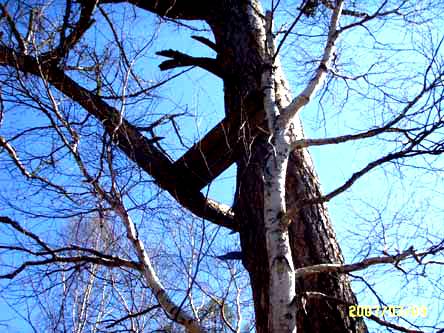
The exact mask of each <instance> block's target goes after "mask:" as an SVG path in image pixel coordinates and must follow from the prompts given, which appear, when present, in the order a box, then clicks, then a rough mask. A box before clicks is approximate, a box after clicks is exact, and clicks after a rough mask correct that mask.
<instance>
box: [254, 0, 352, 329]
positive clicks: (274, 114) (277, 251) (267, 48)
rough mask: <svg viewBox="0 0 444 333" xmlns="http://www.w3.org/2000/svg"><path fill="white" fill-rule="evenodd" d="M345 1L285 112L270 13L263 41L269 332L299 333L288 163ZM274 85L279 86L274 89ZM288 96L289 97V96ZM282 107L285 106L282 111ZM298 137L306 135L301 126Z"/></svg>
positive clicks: (324, 73)
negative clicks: (314, 64) (316, 59)
mask: <svg viewBox="0 0 444 333" xmlns="http://www.w3.org/2000/svg"><path fill="white" fill-rule="evenodd" d="M342 7H343V1H340V0H339V1H336V6H335V9H334V10H333V14H332V18H331V21H330V27H329V32H328V37H327V42H326V46H325V48H324V52H323V56H322V59H321V62H320V65H319V67H318V69H317V71H316V73H315V75H314V77H313V78H312V79H311V80H310V82H309V83H308V84H307V86H306V88H305V89H304V90H303V91H302V92H301V93H300V94H299V95H298V96H297V97H296V98H294V99H293V100H292V101H291V103H289V104H288V105H287V106H285V107H284V108H282V104H281V103H282V102H283V101H281V100H279V101H278V99H277V98H276V95H278V96H279V97H280V98H279V99H281V96H280V94H279V93H278V94H277V91H279V92H280V89H284V88H286V87H285V83H284V82H282V83H281V81H282V80H284V79H283V76H282V75H281V72H280V64H279V63H276V62H275V58H277V57H275V45H274V36H273V29H272V16H271V13H270V12H268V13H267V14H266V24H265V34H258V36H261V37H262V36H263V35H265V40H264V59H265V62H266V68H265V70H264V72H263V74H262V88H263V91H264V94H265V96H264V108H265V112H266V116H267V120H268V127H269V132H270V146H271V148H270V155H269V157H268V158H267V161H266V162H265V163H266V164H265V170H264V221H265V228H266V247H267V254H268V265H269V270H270V287H269V288H270V290H269V297H270V300H269V301H270V308H271V315H270V317H269V318H270V322H269V329H270V332H279V333H280V332H292V333H296V315H295V313H296V311H295V309H294V308H293V306H294V305H293V304H295V302H293V301H294V299H295V297H296V296H297V295H296V291H295V278H296V277H295V270H294V264H293V258H292V255H291V247H290V241H289V232H288V226H289V223H290V222H291V221H289V219H288V217H287V213H286V201H285V180H286V173H287V164H288V159H289V155H290V152H291V149H292V141H295V140H296V139H297V137H296V135H295V128H294V127H295V125H294V124H296V125H299V119H297V117H298V116H297V113H298V111H300V110H301V109H302V107H304V106H305V105H306V104H307V103H308V102H309V101H310V99H311V98H312V97H313V95H314V94H315V92H316V90H317V89H319V87H320V86H321V85H322V84H323V82H324V80H325V78H326V76H327V73H328V67H329V65H330V61H331V58H332V56H333V54H334V44H335V41H336V39H337V37H338V33H337V27H338V23H339V18H340V16H341V12H342ZM276 83H277V85H278V87H276ZM284 95H286V96H288V94H285V92H284ZM279 106H281V108H279ZM297 127H298V132H297V133H298V134H299V135H302V132H301V126H300V125H299V126H297Z"/></svg>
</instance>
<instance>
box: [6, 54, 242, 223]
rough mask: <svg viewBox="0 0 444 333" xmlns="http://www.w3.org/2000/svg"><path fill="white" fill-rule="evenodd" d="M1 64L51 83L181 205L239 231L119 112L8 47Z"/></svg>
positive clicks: (222, 209) (55, 71) (220, 208)
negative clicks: (97, 123) (100, 124)
mask: <svg viewBox="0 0 444 333" xmlns="http://www.w3.org/2000/svg"><path fill="white" fill-rule="evenodd" d="M0 65H3V66H9V67H13V68H16V69H17V70H19V71H22V72H24V73H30V74H34V75H36V76H38V77H40V78H42V79H43V80H46V81H48V82H49V83H50V84H51V85H53V86H54V87H55V88H56V89H58V90H59V91H60V92H62V93H64V94H65V95H66V96H68V97H69V98H71V99H72V100H73V101H75V102H77V103H79V104H80V105H81V106H82V107H83V108H84V109H85V110H86V111H87V112H88V113H90V114H91V115H93V116H94V117H95V118H96V119H98V120H99V121H100V122H102V124H103V126H104V129H105V130H106V131H107V132H108V133H109V134H110V135H112V136H113V138H114V140H115V142H116V144H117V145H118V147H119V148H120V149H121V150H122V151H123V152H124V153H125V154H126V155H127V157H128V158H130V159H131V160H133V161H134V162H136V163H137V164H138V165H139V166H140V167H141V168H142V169H143V170H144V171H146V172H147V173H148V174H149V175H151V176H152V177H153V178H154V180H155V181H156V183H157V184H158V186H159V187H161V188H162V189H164V190H166V191H168V192H169V193H170V194H171V195H172V196H173V197H174V198H175V199H176V200H177V201H178V202H179V203H180V204H181V205H182V206H184V207H185V208H187V209H189V210H190V211H191V212H192V213H194V214H195V215H197V216H199V217H202V218H204V219H206V220H208V221H211V222H213V223H215V224H218V225H221V226H224V227H226V228H229V229H231V230H237V229H238V228H237V227H236V226H235V225H234V219H233V213H232V211H231V210H230V208H229V207H226V206H224V205H220V204H217V203H216V202H214V201H212V200H207V198H206V197H205V196H204V195H203V194H202V193H201V192H200V188H197V187H196V186H195V184H193V183H190V182H189V180H190V179H193V178H194V177H192V176H189V174H188V173H182V174H177V173H175V168H174V165H173V163H172V162H171V161H170V160H169V159H168V157H166V156H165V155H164V154H163V153H162V152H161V151H160V150H159V149H158V148H157V147H156V146H155V145H154V144H153V142H151V141H150V139H148V138H146V137H145V136H143V134H142V133H141V132H140V131H138V130H137V128H136V127H135V126H133V125H132V124H130V123H129V122H128V121H127V120H126V119H123V118H122V117H121V114H120V113H119V111H118V110H117V109H115V108H113V107H111V106H110V105H108V104H107V103H106V102H104V101H103V100H102V99H101V98H100V97H99V96H97V95H95V94H93V93H92V92H90V91H89V90H87V89H85V88H83V87H81V86H80V85H79V84H77V83H76V82H75V81H74V80H72V79H71V78H70V77H69V76H67V75H66V74H65V73H64V72H63V71H62V70H60V69H59V68H57V67H56V66H54V65H51V64H47V63H39V61H38V59H36V58H34V57H31V56H27V55H23V54H18V53H16V52H15V51H14V50H12V49H10V48H7V47H5V46H0Z"/></svg>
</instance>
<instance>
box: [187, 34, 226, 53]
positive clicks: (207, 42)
mask: <svg viewBox="0 0 444 333" xmlns="http://www.w3.org/2000/svg"><path fill="white" fill-rule="evenodd" d="M191 38H193V39H194V40H197V41H198V42H200V43H202V44H204V45H206V46H208V47H209V48H210V49H212V50H213V51H216V52H219V48H218V47H217V45H216V43H214V42H212V41H211V40H209V39H208V38H205V37H202V36H191Z"/></svg>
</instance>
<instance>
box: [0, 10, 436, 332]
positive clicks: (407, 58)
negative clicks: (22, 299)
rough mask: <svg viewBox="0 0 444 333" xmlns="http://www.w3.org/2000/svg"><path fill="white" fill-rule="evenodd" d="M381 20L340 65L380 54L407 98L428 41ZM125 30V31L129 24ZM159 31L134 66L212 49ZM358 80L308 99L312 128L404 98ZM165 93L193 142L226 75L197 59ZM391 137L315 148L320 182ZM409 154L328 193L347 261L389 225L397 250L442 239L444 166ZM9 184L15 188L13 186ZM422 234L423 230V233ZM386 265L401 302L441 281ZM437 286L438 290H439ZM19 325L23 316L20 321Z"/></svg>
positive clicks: (333, 131) (317, 133)
mask: <svg viewBox="0 0 444 333" xmlns="http://www.w3.org/2000/svg"><path fill="white" fill-rule="evenodd" d="M126 8H129V7H126ZM154 23H155V20H154V19H153V20H146V19H145V18H143V19H140V20H138V21H137V22H133V24H134V26H137V29H138V31H140V35H141V34H143V33H144V31H145V29H146V30H150V29H151V25H152V24H154ZM144 28H145V29H144ZM306 29H307V31H310V32H313V31H316V29H313V30H311V28H309V27H307V28H306ZM378 29H379V34H378V36H377V37H378V41H379V43H374V41H373V36H370V35H368V34H366V33H365V32H359V33H356V34H350V35H349V36H347V38H346V39H344V40H343V41H342V42H341V44H340V45H341V46H342V47H343V49H342V50H341V54H340V58H339V59H340V60H339V61H340V63H341V65H342V66H343V67H342V70H344V71H347V70H351V69H353V70H357V69H358V70H357V71H358V72H359V69H362V70H364V69H368V67H369V66H370V64H371V63H372V62H373V61H374V59H378V68H377V69H374V73H375V74H374V77H375V80H376V81H377V82H381V81H384V80H387V84H393V87H394V88H393V93H398V94H399V95H398V96H399V97H400V98H408V97H410V96H411V95H413V94H415V85H416V82H414V81H409V80H408V76H409V75H412V76H413V75H414V74H415V73H409V72H408V69H409V66H412V64H413V65H415V66H418V67H415V68H416V69H415V70H416V71H419V72H420V71H421V70H422V68H423V63H422V61H423V60H422V58H421V57H420V54H419V53H418V52H417V51H411V49H412V48H413V47H417V48H419V43H420V41H418V40H417V39H414V38H412V36H411V35H410V34H408V33H406V31H404V30H401V29H400V28H398V27H395V28H393V27H392V28H385V27H384V26H383V25H382V24H381V27H378ZM133 32H134V31H133ZM123 33H125V32H124V31H123ZM95 34H96V35H95ZM193 34H194V35H199V34H202V35H205V32H202V33H199V32H194V33H193ZM433 34H435V35H436V36H439V34H442V31H435V32H434V33H433ZM99 35H100V34H99V33H98V32H97V31H92V32H91V36H99ZM137 35H139V33H136V37H137ZM159 35H160V38H159V39H158V40H157V41H156V42H155V44H154V46H153V47H152V48H151V49H150V50H149V51H148V52H147V53H146V56H144V57H143V58H142V59H141V61H140V62H138V63H137V64H138V65H136V66H140V67H136V68H137V69H138V70H140V71H143V73H144V75H145V77H147V78H152V79H153V80H156V79H158V78H159V77H161V76H163V74H160V73H159V72H158V69H157V65H158V64H159V63H160V62H161V61H162V58H161V57H158V56H156V55H155V54H154V53H155V51H159V50H163V49H169V48H173V49H177V50H179V51H182V52H185V53H189V54H192V55H199V56H203V55H212V52H211V51H210V50H209V49H208V48H206V47H204V46H202V45H200V44H199V43H198V42H197V41H195V40H192V39H191V38H190V34H189V33H188V32H187V31H186V30H185V29H184V28H178V27H177V26H174V25H171V24H170V25H163V26H162V27H161V30H160V33H159ZM99 37H100V36H99ZM102 37H103V36H102ZM395 42H397V43H399V45H398V46H399V47H400V48H399V49H397V50H396V51H387V50H384V47H387V44H391V45H392V46H393V43H395ZM423 42H424V43H425V42H426V41H423ZM356 43H360V44H361V46H362V47H360V48H359V50H356V49H355V48H353V49H352V48H351V46H350V45H355V44H356ZM401 47H402V49H401ZM378 48H380V49H378ZM314 50H315V49H313V48H308V49H307V50H306V51H309V52H314ZM400 50H401V51H400ZM298 51H300V48H296V47H294V45H292V44H289V46H288V47H287V48H285V49H284V50H283V52H282V55H283V56H284V59H283V60H282V61H283V64H284V66H285V68H286V74H287V78H288V80H289V82H290V83H291V85H292V88H293V91H294V93H297V92H298V91H299V89H300V88H301V87H302V85H303V84H304V83H306V80H305V79H306V77H304V76H301V75H300V74H301V73H302V72H303V71H304V69H305V65H304V64H303V63H302V62H303V61H302V60H303V59H304V56H306V55H304V54H303V53H302V52H301V53H298ZM381 54H384V55H385V56H384V57H385V58H378V57H379V56H381ZM393 63H396V64H397V65H398V66H400V67H399V68H401V69H402V71H400V73H401V72H402V74H403V75H397V73H395V72H392V71H391V64H393ZM421 67H422V68H421ZM387 70H388V71H389V74H388V75H385V76H384V75H381V74H379V73H380V72H384V71H386V72H387ZM404 75H405V76H404ZM388 79H390V80H388ZM360 84H361V83H355V85H354V89H356V90H355V91H353V90H350V94H349V96H348V97H347V98H348V99H347V100H346V103H345V102H344V100H345V98H344V91H343V89H344V85H343V84H342V83H341V82H338V83H337V84H336V85H332V86H331V87H332V88H331V90H330V91H331V92H330V93H329V94H327V95H325V96H323V97H322V98H321V97H320V96H318V99H317V100H315V101H313V102H312V104H311V105H310V106H308V107H307V108H306V109H304V110H303V111H302V113H301V117H302V119H303V121H304V124H305V131H306V134H307V137H322V136H324V135H328V136H332V135H338V134H346V133H349V132H350V131H351V130H352V131H355V130H362V129H365V128H367V126H368V125H369V124H371V125H372V126H373V125H377V124H380V123H381V122H383V121H384V120H386V119H387V118H388V117H389V116H390V111H391V112H396V110H397V109H396V108H395V106H396V104H395V103H393V102H388V104H387V105H389V106H390V107H392V105H393V109H390V107H387V110H386V111H385V112H381V109H380V108H382V107H383V104H382V103H379V102H375V100H371V99H370V97H376V98H378V94H377V93H376V92H375V91H369V95H368V97H369V99H365V98H363V96H360V95H359V88H361V89H362V90H361V91H365V89H367V87H366V86H365V85H362V86H361V87H360V86H359V85H360ZM400 88H402V89H400ZM159 94H160V95H162V96H165V97H166V98H163V99H161V100H160V101H159V102H157V104H156V105H154V106H153V107H152V110H153V114H152V116H150V117H147V118H150V119H156V118H157V117H158V114H157V110H161V112H164V110H168V111H173V110H187V111H189V112H190V113H191V115H193V117H187V118H185V119H184V120H182V121H181V123H180V128H181V130H182V134H183V135H184V136H185V138H186V139H185V142H186V143H188V144H189V145H191V144H192V143H193V142H194V141H195V140H197V139H198V138H201V137H202V136H203V135H204V134H205V133H206V132H207V131H208V130H209V129H211V128H212V127H213V126H214V125H215V124H217V122H218V121H220V120H221V119H222V118H223V95H222V94H223V89H222V84H221V82H220V81H219V80H218V79H216V78H214V77H213V76H212V75H211V74H208V73H205V72H204V71H202V70H199V69H193V70H192V71H190V72H187V73H186V74H184V75H183V76H181V77H180V78H178V79H176V80H174V81H173V82H171V83H169V84H168V85H166V86H165V87H163V88H162V89H161V91H160V93H159ZM171 96H172V97H173V98H172V97H171ZM178 106H179V107H178ZM138 111H140V110H136V112H138ZM129 112H131V110H129ZM173 112H175V111H173ZM130 116H131V114H130ZM28 120H29V119H27V121H28ZM163 131H164V132H165V133H171V128H169V127H165V128H164V129H163ZM161 134H162V131H159V135H161ZM170 138H171V137H170ZM170 138H166V139H165V140H164V141H162V143H163V144H165V146H166V147H168V148H170V149H169V152H170V153H171V156H172V157H175V158H177V157H179V156H180V155H181V154H182V153H183V151H184V149H183V148H180V147H179V145H178V142H177V140H176V139H174V138H171V139H170ZM392 146H393V145H392V143H390V142H386V141H382V140H374V139H371V140H367V141H362V142H355V143H347V144H342V145H337V146H327V147H319V148H313V149H310V151H311V153H312V156H313V159H314V161H315V166H316V170H317V172H318V174H319V176H320V179H321V184H322V188H323V190H324V192H329V190H332V189H334V188H335V187H337V186H338V185H341V184H342V183H343V182H344V181H345V180H346V179H347V178H348V177H349V176H350V175H351V174H352V173H353V172H355V171H356V170H358V169H359V168H361V167H362V166H364V165H365V164H366V163H368V162H369V161H371V160H373V159H374V158H375V157H378V156H380V155H381V154H382V152H386V151H389V150H390V149H392V148H391V147H392ZM410 163H411V165H412V167H403V168H399V167H397V166H395V165H390V166H388V167H385V168H378V169H377V170H375V171H373V172H371V173H370V174H368V175H366V176H365V177H363V178H362V179H360V180H359V181H358V182H357V183H356V184H355V185H354V186H353V188H352V189H351V190H350V191H348V192H347V193H344V194H342V195H341V196H340V197H338V198H335V199H334V200H333V201H332V202H331V203H329V209H330V215H331V217H332V220H333V223H334V225H335V227H336V232H337V235H338V238H339V239H340V242H341V245H342V248H343V250H344V253H345V257H346V259H347V261H348V262H351V261H354V260H357V259H359V258H361V256H362V254H364V253H365V252H368V253H370V254H372V255H377V254H380V253H381V251H382V250H383V248H382V247H383V241H384V240H383V239H381V237H380V235H381V232H382V231H384V232H385V233H386V239H385V241H386V242H387V244H388V247H389V250H391V251H395V250H396V249H398V250H403V249H405V248H407V247H408V246H410V245H413V244H412V242H415V244H414V245H415V246H422V245H424V246H425V245H426V244H427V238H432V237H434V236H436V239H439V238H440V237H441V239H442V237H443V236H444V232H443V230H442V227H441V223H442V220H443V216H444V214H443V211H442V208H441V200H442V195H443V193H442V188H443V187H442V185H443V184H442V181H443V180H442V174H441V173H440V171H438V172H429V171H428V170H425V169H420V168H419V167H421V166H425V165H426V163H425V162H423V161H422V160H421V159H415V160H412V161H411V162H410ZM434 163H435V165H436V166H437V167H439V166H442V165H443V160H442V158H441V159H438V160H437V161H435V162H434ZM9 181H10V180H9ZM234 181H235V169H234V168H233V167H232V168H230V169H229V170H227V171H226V172H225V173H223V174H222V175H221V176H220V177H219V178H218V179H217V180H216V181H214V182H213V184H211V187H210V192H209V193H210V197H213V198H215V199H217V200H219V201H221V202H224V203H227V204H231V202H232V200H233V191H234ZM4 182H5V180H2V184H3V183H4ZM4 191H5V193H7V190H6V189H4ZM418 235H419V237H417V236H418ZM422 236H424V237H422ZM413 237H416V240H415V241H413ZM232 243H233V247H234V246H236V242H235V241H233V242H232ZM386 269H387V267H382V268H377V269H371V270H369V271H370V272H371V276H370V280H373V281H375V283H376V286H375V288H377V289H378V290H380V291H381V293H383V294H385V295H389V294H392V295H391V297H387V299H392V300H394V302H393V303H392V304H394V303H396V304H399V303H397V302H398V299H402V302H403V303H402V304H412V303H413V304H418V303H420V302H424V303H427V302H429V300H428V298H429V297H430V296H431V295H430V294H431V291H432V290H433V289H432V287H433V286H431V285H430V284H428V282H427V280H426V279H424V278H422V277H418V280H417V281H413V282H411V283H410V284H409V285H408V286H407V287H405V288H401V290H399V289H398V288H393V286H402V285H403V283H404V282H405V279H404V277H403V276H402V274H401V273H399V272H395V273H391V272H387V271H386ZM364 274H366V272H364ZM429 274H430V275H429V276H431V277H434V276H435V275H439V274H440V272H439V270H438V271H435V272H430V273H429ZM356 287H357V288H360V287H361V285H358V284H357V285H356ZM420 289H423V290H421V294H423V295H425V299H423V298H422V297H421V295H419V290H420ZM435 296H438V297H440V296H439V295H435ZM362 297H363V298H362V300H363V302H364V303H367V302H368V304H374V301H375V300H374V299H373V298H371V297H369V296H368V297H365V296H362ZM435 302H436V299H432V300H431V303H429V305H430V312H429V313H430V317H428V318H427V320H430V322H431V323H433V322H434V320H435V319H436V318H437V317H438V316H439V314H440V310H441V309H440V308H437V309H435V308H434V307H433V306H432V305H433V304H435ZM421 304H423V303H421ZM0 306H1V302H0ZM0 309H1V310H4V311H2V316H5V314H6V313H7V312H8V311H7V310H6V308H5V306H4V305H3V306H1V308H0ZM4 318H6V316H5V317H4ZM18 322H20V320H19V321H18ZM18 326H20V325H19V324H18ZM22 329H25V328H24V327H21V328H20V332H22V331H21V330H22Z"/></svg>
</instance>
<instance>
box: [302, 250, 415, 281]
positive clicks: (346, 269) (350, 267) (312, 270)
mask: <svg viewBox="0 0 444 333" xmlns="http://www.w3.org/2000/svg"><path fill="white" fill-rule="evenodd" d="M421 255H423V254H420V253H415V250H414V248H413V246H412V247H410V248H409V249H407V250H405V251H403V252H401V253H399V254H396V255H391V256H384V257H373V258H367V259H364V260H362V261H360V262H357V263H354V264H347V265H342V264H319V265H313V266H307V267H302V268H298V269H296V270H295V272H294V274H295V276H296V278H297V279H298V278H301V277H306V276H307V275H312V274H319V273H351V272H355V271H360V270H363V269H366V268H368V267H370V266H373V265H380V264H398V263H399V262H400V261H402V260H405V259H408V258H413V257H415V256H421Z"/></svg>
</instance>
